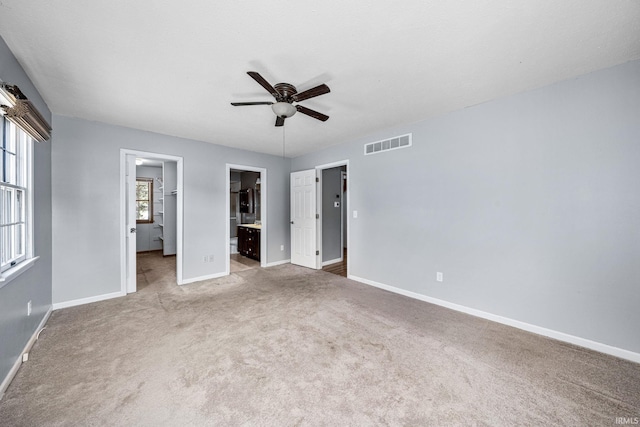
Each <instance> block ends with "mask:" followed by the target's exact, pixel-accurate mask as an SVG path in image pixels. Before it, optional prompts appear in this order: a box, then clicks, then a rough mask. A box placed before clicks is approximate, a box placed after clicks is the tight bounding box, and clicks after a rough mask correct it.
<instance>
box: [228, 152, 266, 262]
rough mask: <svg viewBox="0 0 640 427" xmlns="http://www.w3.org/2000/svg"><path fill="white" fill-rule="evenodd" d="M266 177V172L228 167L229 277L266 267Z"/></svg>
mask: <svg viewBox="0 0 640 427" xmlns="http://www.w3.org/2000/svg"><path fill="white" fill-rule="evenodd" d="M266 175H267V173H266V169H264V168H257V167H253V166H243V165H231V164H227V184H228V185H227V189H228V192H227V219H228V220H227V224H228V225H227V236H228V238H227V242H228V244H227V270H226V273H227V274H230V273H235V272H238V271H242V270H247V269H250V268H257V267H264V266H265V265H266V263H267V253H266V248H267V244H266V240H267V239H266V237H267V233H266V226H267V222H266V213H267V212H266V191H267V188H266V184H267V183H266V178H267V176H266Z"/></svg>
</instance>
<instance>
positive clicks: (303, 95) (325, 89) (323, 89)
mask: <svg viewBox="0 0 640 427" xmlns="http://www.w3.org/2000/svg"><path fill="white" fill-rule="evenodd" d="M329 92H331V90H330V89H329V86H327V85H326V84H324V83H323V84H321V85H320V86H316V87H314V88H311V89H308V90H305V91H303V92H300V93H296V94H295V95H293V96H292V97H291V98H292V99H293V100H294V101H298V102H299V101H304V100H305V99H309V98H313V97H316V96H320V95H324V94H325V93H329Z"/></svg>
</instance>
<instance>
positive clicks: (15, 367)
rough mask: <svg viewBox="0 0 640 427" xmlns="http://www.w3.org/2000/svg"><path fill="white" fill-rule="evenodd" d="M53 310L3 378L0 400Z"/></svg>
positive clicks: (46, 315)
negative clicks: (23, 356) (24, 355)
mask: <svg viewBox="0 0 640 427" xmlns="http://www.w3.org/2000/svg"><path fill="white" fill-rule="evenodd" d="M52 311H53V307H49V310H47V312H46V314H45V315H44V317H43V318H42V320H41V321H40V324H39V325H38V327H37V328H36V330H35V331H34V332H33V335H31V338H29V341H27V344H26V345H25V346H24V349H23V350H22V352H21V353H20V355H19V356H18V358H17V359H16V361H15V363H14V364H13V366H12V367H11V370H10V371H9V373H8V374H7V376H6V377H5V379H4V380H2V384H0V400H2V398H3V397H4V392H5V391H7V388H8V387H9V384H11V381H13V378H14V377H15V376H16V374H17V373H18V370H19V369H20V366H22V355H23V354H25V353H29V351H31V347H33V344H35V342H36V340H37V339H38V334H40V331H41V330H42V328H44V325H46V324H47V320H49V316H51V312H52Z"/></svg>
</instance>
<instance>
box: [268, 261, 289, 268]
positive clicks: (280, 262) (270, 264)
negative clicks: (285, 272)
mask: <svg viewBox="0 0 640 427" xmlns="http://www.w3.org/2000/svg"><path fill="white" fill-rule="evenodd" d="M289 263H291V259H283V260H282V261H274V262H270V263H269V264H267V265H265V267H275V266H276V265H282V264H289Z"/></svg>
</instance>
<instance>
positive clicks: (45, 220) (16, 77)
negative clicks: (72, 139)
mask: <svg viewBox="0 0 640 427" xmlns="http://www.w3.org/2000/svg"><path fill="white" fill-rule="evenodd" d="M0 79H2V80H3V81H4V82H7V83H12V84H16V85H18V86H19V87H20V89H21V90H22V92H24V94H25V95H26V96H27V97H28V98H29V100H30V101H31V102H32V103H33V104H34V105H35V106H36V108H37V109H38V111H40V113H42V115H43V116H44V117H45V118H46V119H47V121H49V123H51V112H50V111H49V108H48V107H47V105H46V104H45V102H44V101H43V100H42V97H41V96H40V94H39V93H38V91H37V90H36V88H35V87H34V86H33V84H32V83H31V81H30V80H29V78H28V77H27V75H26V73H25V72H24V70H23V69H22V67H21V66H20V64H19V63H18V61H17V60H16V58H15V57H14V56H13V54H12V53H11V51H10V50H9V48H8V47H7V45H6V44H5V42H4V40H3V39H2V38H0ZM53 135H54V137H53V138H52V140H51V141H49V142H41V143H39V144H38V143H36V144H34V169H35V170H34V181H35V182H34V234H35V236H34V237H35V248H34V250H35V255H36V256H39V257H40V259H39V260H38V261H37V262H36V263H35V264H34V265H33V267H31V268H30V269H29V270H28V271H27V272H25V273H23V274H22V275H21V276H19V277H18V278H16V279H15V280H13V281H11V282H10V283H9V284H7V285H5V286H4V287H2V288H0V343H1V344H0V382H2V381H3V380H4V378H5V377H6V376H7V374H8V373H9V371H10V370H11V367H12V366H13V364H14V363H15V362H16V360H17V359H18V357H19V356H20V353H21V352H22V350H23V348H24V346H25V345H26V344H27V342H28V341H29V339H30V338H31V336H32V335H33V334H34V332H36V328H37V327H38V325H39V323H40V322H41V321H42V319H43V317H44V316H45V314H46V313H47V311H48V310H49V309H50V308H51V262H52V257H51V146H52V144H55V130H54V133H53ZM29 300H31V301H32V313H31V316H29V317H27V302H28V301H29Z"/></svg>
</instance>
